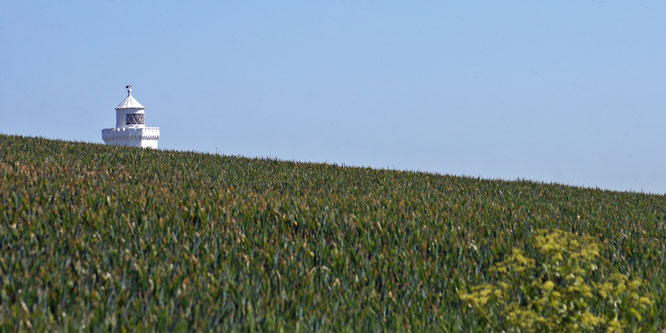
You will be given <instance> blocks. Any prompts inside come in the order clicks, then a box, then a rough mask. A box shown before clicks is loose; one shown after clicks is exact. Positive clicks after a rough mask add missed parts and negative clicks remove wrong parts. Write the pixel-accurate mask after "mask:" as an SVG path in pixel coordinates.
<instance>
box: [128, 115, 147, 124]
mask: <svg viewBox="0 0 666 333" xmlns="http://www.w3.org/2000/svg"><path fill="white" fill-rule="evenodd" d="M143 116H144V115H142V114H139V113H130V114H128V115H127V116H126V117H125V123H126V124H127V125H143V124H144V118H143Z"/></svg>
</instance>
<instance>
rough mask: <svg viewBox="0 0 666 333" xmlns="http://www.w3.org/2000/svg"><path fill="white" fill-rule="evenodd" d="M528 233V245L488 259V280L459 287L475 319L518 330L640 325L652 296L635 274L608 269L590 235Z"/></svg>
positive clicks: (610, 329) (618, 328)
mask: <svg viewBox="0 0 666 333" xmlns="http://www.w3.org/2000/svg"><path fill="white" fill-rule="evenodd" d="M533 239H534V243H533V244H531V248H529V249H528V251H523V250H519V249H513V250H512V251H511V252H510V253H509V254H508V255H507V256H506V257H505V258H504V260H503V261H501V262H499V263H497V264H496V265H494V266H493V267H492V268H491V269H490V277H491V279H490V282H487V283H483V284H480V285H478V286H473V287H471V288H469V289H468V290H467V291H464V292H461V293H459V297H460V300H461V301H463V303H465V304H466V306H467V307H468V308H470V309H472V311H473V313H475V314H476V315H477V316H478V318H479V322H480V324H481V325H483V326H485V327H486V328H490V329H492V330H497V331H501V330H503V331H520V332H543V331H551V332H552V331H571V332H573V331H576V332H580V331H595V332H596V331H607V332H621V331H625V330H640V329H641V322H642V320H643V316H644V315H645V314H647V313H650V309H651V306H652V303H653V301H652V299H651V298H650V297H649V296H648V295H643V294H641V290H642V288H641V285H642V283H641V280H640V279H629V277H627V276H626V275H623V274H620V273H617V272H613V271H612V267H610V265H609V263H608V262H607V261H606V260H604V258H602V257H601V255H600V244H599V243H597V242H596V241H595V240H594V238H592V237H589V236H577V235H575V234H573V233H570V232H566V231H561V230H555V231H547V230H539V231H537V233H536V237H534V238H533ZM528 253H529V254H532V255H531V256H530V255H529V254H528Z"/></svg>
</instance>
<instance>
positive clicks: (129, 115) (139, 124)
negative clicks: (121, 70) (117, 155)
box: [102, 86, 160, 149]
mask: <svg viewBox="0 0 666 333" xmlns="http://www.w3.org/2000/svg"><path fill="white" fill-rule="evenodd" d="M125 88H126V89H127V98H125V100H123V101H122V102H121V103H120V105H118V106H117V107H116V127H115V128H105V129H103V130H102V139H103V140H104V143H105V144H107V145H116V146H129V147H142V148H154V149H157V140H159V138H160V128H159V127H146V123H145V110H146V108H145V107H144V106H143V105H141V103H139V101H137V100H136V99H134V97H132V86H125Z"/></svg>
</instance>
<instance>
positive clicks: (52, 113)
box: [0, 0, 666, 193]
mask: <svg viewBox="0 0 666 333" xmlns="http://www.w3.org/2000/svg"><path fill="white" fill-rule="evenodd" d="M665 17H666V2H663V1H653V2H641V3H639V2H629V1H557V2H555V1H552V2H546V1H531V2H527V1H498V2H493V3H488V2H481V1H457V2H443V1H432V2H430V1H159V2H156V1H122V0H107V1H2V2H0V42H1V45H3V48H2V50H1V51H0V133H5V134H21V135H32V136H43V137H48V138H58V139H67V140H78V141H88V142H97V143H101V142H102V140H101V133H100V131H101V129H102V128H105V127H113V126H114V125H115V114H114V112H115V111H114V107H115V106H116V105H117V104H118V103H120V102H121V101H122V99H123V98H124V97H125V95H126V93H125V90H124V86H125V84H133V85H134V96H135V97H136V98H137V100H139V101H140V102H141V103H142V104H144V105H145V106H146V107H147V109H146V122H147V124H148V125H153V126H160V127H161V135H162V137H161V139H160V147H161V148H164V149H177V150H194V151H202V152H215V151H216V150H217V151H219V152H220V153H223V154H233V155H243V156H250V157H256V156H262V157H276V158H280V159H286V160H298V161H318V162H330V163H338V164H345V165H360V166H372V167H379V168H393V169H406V170H424V171H431V172H437V173H442V174H453V175H469V176H475V177H477V176H480V177H483V178H502V179H517V178H521V179H532V180H538V181H544V182H557V183H564V184H572V185H582V186H589V187H600V188H605V189H614V190H633V191H645V192H655V193H666V177H664V166H665V165H666V154H665V151H666V149H664V148H665V147H666V134H664V130H663V129H664V127H665V126H666V112H665V111H666V94H665V93H664V92H665V89H666V38H665V37H666V20H665V19H664V18H665Z"/></svg>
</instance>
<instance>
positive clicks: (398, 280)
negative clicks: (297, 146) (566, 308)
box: [0, 135, 666, 331]
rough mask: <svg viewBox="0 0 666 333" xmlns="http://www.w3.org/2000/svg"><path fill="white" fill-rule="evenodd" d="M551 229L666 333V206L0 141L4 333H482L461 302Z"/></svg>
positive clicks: (582, 194) (381, 174)
mask: <svg viewBox="0 0 666 333" xmlns="http://www.w3.org/2000/svg"><path fill="white" fill-rule="evenodd" d="M537 229H548V230H551V229H562V230H566V231H571V232H574V233H578V234H584V235H590V236H592V237H594V238H596V239H597V240H598V241H600V242H601V243H602V244H603V246H602V249H601V254H602V256H603V257H605V258H607V259H608V260H609V261H610V262H611V264H612V265H613V267H614V268H615V269H616V270H617V271H619V272H621V273H623V274H627V275H629V276H631V277H640V278H642V279H645V281H646V288H647V290H648V291H649V293H650V294H651V295H652V297H653V298H654V299H655V305H654V313H653V314H652V315H650V316H647V317H645V318H643V319H644V322H645V325H646V326H647V327H652V328H655V329H656V328H661V327H664V326H665V325H664V322H665V321H666V301H665V300H666V286H665V281H666V197H665V196H661V195H648V194H641V193H622V192H611V191H602V190H593V189H585V188H574V187H568V186H561V185H554V184H541V183H534V182H528V181H514V182H509V181H489V180H481V179H472V178H464V177H452V176H443V175H436V174H428V173H415V172H399V171H386V170H374V169H369V168H350V167H339V166H334V165H327V164H309V163H294V162H282V161H277V160H270V159H248V158H241V157H229V156H217V155H207V154H199V153H189V152H174V151H154V150H144V149H137V148H124V147H109V146H103V145H97V144H86V143H73V142H63V141H54V140H46V139H39V138H26V137H17V136H5V135H0V330H14V329H41V330H44V329H49V330H52V329H58V330H62V329H65V330H71V329H94V330H98V329H114V330H122V329H128V330H136V329H145V330H159V331H164V330H207V329H216V330H217V329H221V330H279V329H285V330H289V331H292V330H306V331H309V330H319V329H322V330H336V331H338V330H350V331H357V330H382V329H391V330H394V329H413V330H420V329H428V330H442V331H459V330H466V331H467V330H478V329H480V328H479V327H478V326H476V325H477V323H476V320H475V319H474V318H473V316H471V315H470V313H469V312H466V310H465V308H464V307H463V304H462V303H461V301H460V300H459V298H458V297H457V292H458V290H460V289H462V288H463V287H467V286H471V285H475V284H478V283H480V282H483V281H485V280H487V279H488V278H489V274H488V269H489V267H491V266H492V265H493V264H494V263H497V262H500V261H501V260H502V258H503V257H504V255H505V254H507V253H508V252H509V251H510V250H511V249H512V248H514V247H516V248H523V249H526V247H525V244H526V243H527V241H528V240H529V239H531V237H533V235H534V232H535V230H537Z"/></svg>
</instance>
